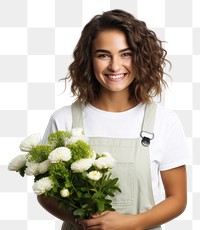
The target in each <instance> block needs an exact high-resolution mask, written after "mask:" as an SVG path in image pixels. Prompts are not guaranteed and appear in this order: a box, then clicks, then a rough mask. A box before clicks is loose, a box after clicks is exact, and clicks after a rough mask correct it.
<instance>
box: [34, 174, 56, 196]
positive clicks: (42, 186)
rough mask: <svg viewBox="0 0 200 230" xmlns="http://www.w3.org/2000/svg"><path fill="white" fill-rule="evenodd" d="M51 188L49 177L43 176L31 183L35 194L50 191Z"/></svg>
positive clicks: (51, 183)
mask: <svg viewBox="0 0 200 230" xmlns="http://www.w3.org/2000/svg"><path fill="white" fill-rule="evenodd" d="M52 188H53V182H52V181H51V180H50V178H49V177H43V178H42V179H40V180H38V181H36V182H35V183H34V184H33V191H34V192H35V194H37V195H41V194H43V193H45V192H47V191H50V190H51V189H52Z"/></svg>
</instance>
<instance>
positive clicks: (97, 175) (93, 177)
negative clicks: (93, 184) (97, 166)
mask: <svg viewBox="0 0 200 230" xmlns="http://www.w3.org/2000/svg"><path fill="white" fill-rule="evenodd" d="M87 177H88V178H89V179H90V180H95V181H98V180H99V179H100V178H101V177H102V174H101V173H100V172H98V171H91V172H89V173H88V174H87Z"/></svg>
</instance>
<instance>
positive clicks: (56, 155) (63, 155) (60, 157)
mask: <svg viewBox="0 0 200 230" xmlns="http://www.w3.org/2000/svg"><path fill="white" fill-rule="evenodd" d="M48 159H49V160H50V162H51V163H58V162H59V161H69V160H70V159H71V151H70V149H68V148H67V147H59V148H56V149H54V150H53V151H52V152H51V153H50V154H49V157H48Z"/></svg>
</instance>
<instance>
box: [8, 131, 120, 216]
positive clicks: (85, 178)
mask: <svg viewBox="0 0 200 230" xmlns="http://www.w3.org/2000/svg"><path fill="white" fill-rule="evenodd" d="M40 142H41V139H40V135H39V134H34V135H31V136H29V137H27V138H26V139H25V140H23V141H22V142H21V144H20V150H21V151H23V152H26V153H25V154H21V155H19V156H17V157H15V158H14V159H13V160H12V161H11V162H10V163H9V165H8V169H9V170H11V171H16V172H19V173H20V175H21V176H24V175H28V176H34V184H33V190H34V192H35V193H36V194H37V195H45V196H49V197H53V198H56V199H57V200H58V201H59V203H60V205H61V207H65V208H67V209H69V210H71V211H72V212H73V214H74V215H75V216H77V217H80V218H88V217H90V216H91V215H92V214H94V213H99V214H100V213H102V212H103V211H105V210H114V209H113V208H112V204H111V203H112V201H111V199H110V198H111V197H113V196H114V193H115V192H116V191H119V192H120V188H119V186H118V178H112V177H111V172H110V169H111V168H112V167H113V165H114V163H115V160H114V159H113V157H112V156H111V154H109V153H107V152H103V153H96V152H95V151H94V150H93V149H92V148H91V146H90V145H89V144H88V139H87V138H86V136H85V135H84V133H83V130H82V129H80V128H76V129H72V130H70V131H57V132H55V133H52V134H50V135H49V137H48V140H47V143H46V144H44V145H42V144H40Z"/></svg>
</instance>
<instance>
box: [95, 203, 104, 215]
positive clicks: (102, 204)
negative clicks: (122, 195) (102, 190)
mask: <svg viewBox="0 0 200 230" xmlns="http://www.w3.org/2000/svg"><path fill="white" fill-rule="evenodd" d="M96 202H97V208H98V213H99V214H101V213H102V212H103V211H104V210H105V209H104V205H105V200H96Z"/></svg>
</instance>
